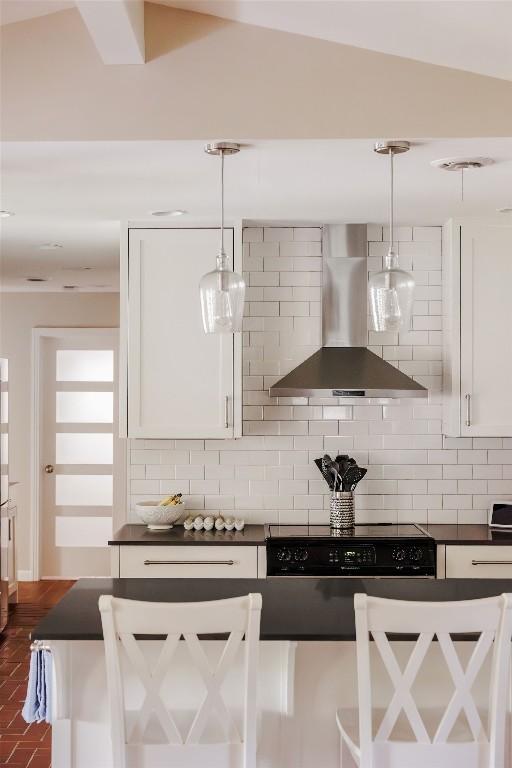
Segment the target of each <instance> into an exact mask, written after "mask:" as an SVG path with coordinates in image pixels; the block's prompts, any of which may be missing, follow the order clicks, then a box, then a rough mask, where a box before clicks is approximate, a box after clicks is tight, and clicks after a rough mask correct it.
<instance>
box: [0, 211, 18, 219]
mask: <svg viewBox="0 0 512 768" xmlns="http://www.w3.org/2000/svg"><path fill="white" fill-rule="evenodd" d="M9 216H15V213H14V212H13V211H0V219H8V218H9Z"/></svg>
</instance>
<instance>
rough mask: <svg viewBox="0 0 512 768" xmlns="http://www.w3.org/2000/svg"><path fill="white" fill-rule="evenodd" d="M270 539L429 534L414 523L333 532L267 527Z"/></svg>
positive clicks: (313, 527) (420, 536)
mask: <svg viewBox="0 0 512 768" xmlns="http://www.w3.org/2000/svg"><path fill="white" fill-rule="evenodd" d="M269 538H270V539H296V538H301V539H330V538H336V539H340V538H343V539H402V538H408V539H416V538H418V539H426V538H430V536H429V534H428V533H427V532H426V531H424V530H423V528H421V527H420V526H419V525H416V524H415V523H398V524H395V523H377V524H374V525H365V524H361V525H356V526H355V527H354V528H350V529H348V530H335V529H332V528H330V527H329V526H328V525H269Z"/></svg>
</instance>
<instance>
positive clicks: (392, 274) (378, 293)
mask: <svg viewBox="0 0 512 768" xmlns="http://www.w3.org/2000/svg"><path fill="white" fill-rule="evenodd" d="M408 150H409V142H407V141H379V142H377V143H376V144H375V147H374V151H375V152H377V153H378V154H380V155H388V156H389V180H390V195H389V251H388V254H387V256H386V258H385V260H384V269H383V270H382V271H381V272H377V273H376V274H374V275H372V276H371V277H370V279H369V281H368V298H369V304H370V315H371V320H372V327H373V330H374V331H391V332H396V331H408V330H410V328H411V319H412V304H413V300H414V279H413V277H412V275H410V274H409V273H408V272H405V270H403V269H400V267H399V266H398V257H397V255H396V253H395V251H394V248H393V246H394V242H395V241H394V237H393V235H394V170H393V158H394V156H395V154H402V153H403V152H407V151H408Z"/></svg>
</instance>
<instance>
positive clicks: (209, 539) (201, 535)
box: [108, 523, 265, 547]
mask: <svg viewBox="0 0 512 768" xmlns="http://www.w3.org/2000/svg"><path fill="white" fill-rule="evenodd" d="M108 543H109V544H110V545H111V546H112V545H121V546H122V545H127V544H129V545H138V544H144V545H153V544H155V545H157V546H158V545H160V546H162V545H164V546H171V545H173V544H194V545H196V544H202V545H204V544H236V545H237V546H240V545H241V546H251V547H254V546H258V544H260V545H263V544H265V530H264V526H263V525H246V526H245V528H244V529H243V531H216V530H213V531H186V530H185V529H184V527H183V526H182V525H176V526H175V527H174V528H171V530H170V531H162V532H155V531H150V530H148V528H147V527H146V526H145V525H143V524H142V523H130V524H128V525H123V527H122V528H120V529H119V530H118V531H116V533H115V534H114V537H113V539H111V541H109V542H108Z"/></svg>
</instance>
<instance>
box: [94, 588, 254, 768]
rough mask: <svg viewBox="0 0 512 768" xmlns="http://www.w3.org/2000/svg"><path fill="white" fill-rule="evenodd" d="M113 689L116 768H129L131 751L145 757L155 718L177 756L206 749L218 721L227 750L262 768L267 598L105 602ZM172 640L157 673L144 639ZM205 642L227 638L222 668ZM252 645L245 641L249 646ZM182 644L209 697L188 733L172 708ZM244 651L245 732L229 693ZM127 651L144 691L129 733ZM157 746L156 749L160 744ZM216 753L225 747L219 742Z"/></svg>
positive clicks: (165, 644) (107, 599)
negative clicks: (259, 723)
mask: <svg viewBox="0 0 512 768" xmlns="http://www.w3.org/2000/svg"><path fill="white" fill-rule="evenodd" d="M99 608H100V612H101V620H102V625H103V636H104V643H105V657H106V666H107V683H108V689H109V701H110V719H111V734H112V747H113V766H114V768H127V765H128V757H127V750H128V749H131V748H133V749H134V750H135V752H133V749H132V755H133V754H138V753H140V750H141V749H142V748H143V746H144V735H145V732H146V729H147V727H148V725H149V722H150V720H151V719H156V721H157V723H158V724H159V726H160V728H161V730H162V732H163V734H164V735H165V738H166V740H167V742H168V745H169V748H170V749H176V748H181V749H182V750H184V752H183V756H184V755H185V752H186V751H187V749H188V750H189V752H192V753H193V752H194V750H196V751H197V750H198V749H201V748H203V747H204V746H205V744H204V742H202V741H201V739H202V737H203V736H204V731H205V728H206V726H207V724H208V723H209V722H210V721H211V720H212V719H215V722H216V724H218V725H220V727H221V728H222V729H223V731H224V740H225V741H224V743H225V744H226V745H228V746H229V745H232V747H233V748H235V747H237V746H238V748H239V749H240V750H241V753H240V754H241V755H242V765H243V768H255V765H256V763H255V760H256V705H255V700H256V681H257V662H258V646H259V626H260V615H261V595H259V594H250V595H247V596H246V597H240V598H231V599H228V600H216V601H211V602H203V603H146V602H141V601H135V600H125V599H121V598H115V597H112V596H110V595H103V596H102V597H100V600H99ZM155 635H163V636H165V641H164V642H163V645H162V648H161V650H160V654H159V656H158V658H157V660H156V664H155V665H154V666H153V668H151V667H150V664H149V662H148V660H147V659H146V657H145V655H144V653H143V651H142V648H141V645H140V643H141V638H140V636H142V637H144V636H149V637H152V636H153V637H154V636H155ZM199 635H227V640H226V641H225V645H224V648H223V651H222V654H221V656H220V659H219V660H218V662H217V663H212V662H211V661H210V659H209V658H208V656H207V654H206V653H205V650H204V648H203V646H202V644H201V640H200V638H199ZM244 638H245V642H244ZM180 643H184V645H185V646H186V648H187V650H188V654H189V658H190V660H191V662H192V665H193V667H194V669H195V671H196V672H197V673H198V674H199V677H200V679H201V682H202V685H203V687H204V690H205V694H204V697H203V699H202V701H201V703H200V705H199V708H198V709H197V711H196V712H195V714H194V717H193V720H192V724H191V725H190V727H189V728H188V729H187V730H186V732H183V729H182V728H180V727H179V725H178V723H177V721H176V719H175V717H174V716H173V713H172V712H171V711H170V710H169V708H168V707H167V705H166V704H165V701H164V695H163V694H164V690H163V686H164V682H165V679H166V674H167V672H168V671H169V668H170V665H171V662H172V661H173V657H174V656H175V654H176V651H177V649H178V646H179V645H180ZM240 648H243V650H244V675H243V679H242V681H241V686H243V701H244V704H243V712H242V722H243V729H242V733H241V734H240V731H239V729H238V727H237V725H236V723H235V720H234V718H233V715H232V713H231V712H230V710H229V708H228V706H227V705H226V703H225V701H224V698H223V694H222V690H221V687H222V685H223V682H224V680H225V677H226V675H227V673H228V671H229V669H230V668H231V666H232V664H233V661H234V659H235V656H236V655H237V652H238V651H239V650H240ZM121 652H123V653H124V655H125V658H126V660H127V662H128V664H129V666H130V667H131V670H132V671H133V673H134V674H135V675H136V677H137V679H138V681H139V683H140V684H141V686H142V688H143V691H144V699H143V702H142V706H141V708H140V709H139V710H138V711H137V713H136V719H135V722H134V723H133V724H132V725H131V727H130V728H128V723H127V717H126V715H127V712H126V707H125V701H124V687H123V676H122V669H123V667H122V665H121V660H120V656H121ZM152 746H154V745H152ZM214 746H215V748H217V747H218V746H219V745H218V744H217V743H216V742H214Z"/></svg>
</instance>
